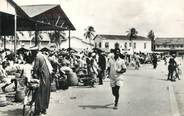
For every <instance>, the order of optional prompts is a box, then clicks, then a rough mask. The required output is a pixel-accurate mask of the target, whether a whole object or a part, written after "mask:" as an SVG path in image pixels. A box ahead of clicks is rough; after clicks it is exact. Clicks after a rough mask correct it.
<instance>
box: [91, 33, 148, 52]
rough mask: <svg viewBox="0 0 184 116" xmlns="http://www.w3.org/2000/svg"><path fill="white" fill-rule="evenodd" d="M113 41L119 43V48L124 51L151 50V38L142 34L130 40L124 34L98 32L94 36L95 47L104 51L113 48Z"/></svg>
mask: <svg viewBox="0 0 184 116" xmlns="http://www.w3.org/2000/svg"><path fill="white" fill-rule="evenodd" d="M115 43H119V47H120V49H121V50H122V51H124V52H144V53H150V52H151V40H150V39H148V38H146V37H142V36H137V38H136V39H133V40H131V41H130V40H129V38H128V37H127V36H126V35H105V34H99V35H96V37H95V38H94V45H95V47H97V48H101V49H103V50H105V51H108V50H110V49H113V48H114V46H115ZM132 48H133V49H132Z"/></svg>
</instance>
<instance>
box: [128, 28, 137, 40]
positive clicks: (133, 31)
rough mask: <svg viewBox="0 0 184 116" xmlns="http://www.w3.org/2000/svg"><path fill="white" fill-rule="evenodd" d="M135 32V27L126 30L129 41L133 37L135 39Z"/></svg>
mask: <svg viewBox="0 0 184 116" xmlns="http://www.w3.org/2000/svg"><path fill="white" fill-rule="evenodd" d="M137 34H138V31H137V30H136V29H135V28H131V29H130V30H129V31H128V35H127V36H128V38H129V40H130V41H132V40H133V39H136V38H137Z"/></svg>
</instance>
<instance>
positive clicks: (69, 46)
mask: <svg viewBox="0 0 184 116" xmlns="http://www.w3.org/2000/svg"><path fill="white" fill-rule="evenodd" d="M68 39H69V40H68V42H69V43H68V44H69V45H68V48H69V55H70V49H71V38H70V29H69V35H68Z"/></svg>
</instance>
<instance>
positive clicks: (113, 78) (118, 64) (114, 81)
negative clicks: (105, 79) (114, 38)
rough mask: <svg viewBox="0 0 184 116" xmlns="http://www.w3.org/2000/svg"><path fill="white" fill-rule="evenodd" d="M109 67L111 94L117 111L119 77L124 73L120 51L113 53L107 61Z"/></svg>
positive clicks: (124, 66)
mask: <svg viewBox="0 0 184 116" xmlns="http://www.w3.org/2000/svg"><path fill="white" fill-rule="evenodd" d="M109 65H110V75H109V78H110V85H111V88H112V94H113V96H114V97H115V101H114V109H118V101H119V89H120V86H121V79H120V75H121V74H122V73H124V72H125V71H126V65H125V61H124V60H123V59H121V58H120V50H115V51H114V56H112V57H111V58H110V59H109Z"/></svg>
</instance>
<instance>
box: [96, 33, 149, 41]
mask: <svg viewBox="0 0 184 116" xmlns="http://www.w3.org/2000/svg"><path fill="white" fill-rule="evenodd" d="M97 36H100V37H102V36H120V37H127V35H118V34H117V35H111V34H97V35H96V36H95V37H94V39H93V40H95V39H96V38H97ZM137 37H143V38H145V39H144V40H146V41H151V40H150V39H148V38H147V37H144V36H139V35H137ZM102 39H103V37H102ZM107 39H108V38H107ZM109 40H111V39H109ZM123 40H129V39H128V38H127V39H123ZM133 40H136V39H133ZM138 40H143V39H138Z"/></svg>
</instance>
